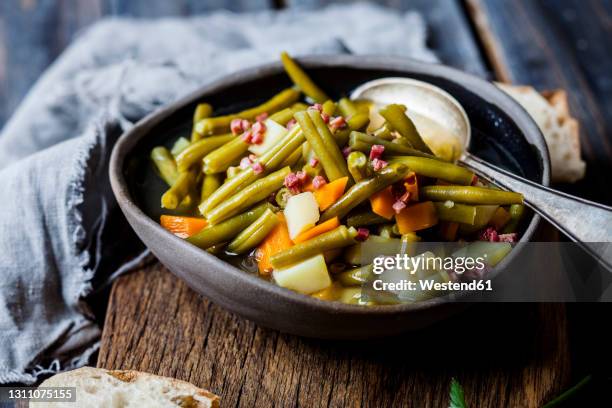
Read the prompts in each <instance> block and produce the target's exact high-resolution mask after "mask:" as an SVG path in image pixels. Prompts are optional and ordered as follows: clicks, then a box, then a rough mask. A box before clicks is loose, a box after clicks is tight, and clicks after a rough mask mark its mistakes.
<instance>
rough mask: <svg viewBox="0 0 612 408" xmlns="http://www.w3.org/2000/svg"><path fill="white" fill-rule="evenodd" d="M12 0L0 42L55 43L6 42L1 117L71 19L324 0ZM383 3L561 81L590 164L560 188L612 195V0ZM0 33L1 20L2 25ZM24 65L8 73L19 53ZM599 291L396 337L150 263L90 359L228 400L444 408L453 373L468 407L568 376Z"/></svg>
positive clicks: (555, 83) (544, 391)
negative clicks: (219, 289)
mask: <svg viewBox="0 0 612 408" xmlns="http://www.w3.org/2000/svg"><path fill="white" fill-rule="evenodd" d="M10 3H15V4H12V5H10ZM16 3H17V1H7V2H2V5H1V6H0V7H1V8H0V10H1V11H2V14H1V15H0V28H4V40H5V41H4V43H6V40H7V37H8V39H9V40H11V36H12V37H13V38H14V39H15V41H21V43H20V44H23V45H24V46H31V44H36V40H37V39H41V38H42V37H43V36H46V35H48V33H47V32H46V31H45V28H44V27H45V24H47V25H49V24H59V28H57V32H56V33H55V37H54V38H55V41H56V42H55V43H52V44H53V45H52V46H46V48H45V50H41V49H36V50H35V51H34V54H29V55H34V56H35V57H36V58H33V59H32V60H31V61H28V62H29V64H24V61H20V58H22V56H21V55H20V54H19V47H15V46H11V47H10V48H7V47H5V48H4V49H5V52H4V55H6V58H5V59H4V60H3V59H2V58H1V57H0V102H2V105H1V106H2V108H0V121H1V120H2V116H6V115H7V114H8V113H9V112H10V110H11V109H12V107H13V106H14V105H15V103H16V101H17V100H19V99H20V97H21V96H22V95H23V92H24V89H26V88H27V86H29V84H30V83H31V79H28V78H29V77H31V78H35V77H36V76H37V75H38V74H39V73H40V71H42V69H44V67H45V66H46V64H48V63H49V61H50V60H51V59H52V58H53V57H54V55H56V54H57V53H58V52H59V51H60V50H61V48H62V47H63V46H64V45H65V43H66V42H67V41H68V40H69V38H70V37H71V35H72V34H73V33H74V32H75V30H76V29H78V28H79V27H81V26H83V25H86V24H88V23H90V22H91V21H94V20H96V19H97V18H99V17H100V16H101V15H105V14H121V15H135V16H143V17H152V16H160V15H183V14H192V13H197V12H201V11H207V10H210V9H212V8H216V7H217V6H220V5H223V4H225V5H229V7H230V8H232V9H234V10H244V9H259V8H263V7H274V8H280V7H284V6H289V7H319V6H322V5H325V4H327V3H328V1H325V0H321V1H320V0H306V1H298V0H293V1H282V0H276V1H271V2H267V1H265V0H256V1H253V2H251V1H249V2H244V1H231V0H230V1H221V0H219V1H214V2H198V1H192V0H182V1H175V2H166V1H146V0H136V1H111V0H87V1H83V2H79V7H76V8H71V6H67V4H68V3H64V2H59V3H58V4H60V7H58V8H57V9H56V10H52V11H50V10H49V3H54V2H53V1H51V2H40V4H37V3H38V2H37V1H36V0H21V1H20V2H19V4H16ZM217 3H219V4H217ZM379 3H385V4H386V5H388V6H391V7H394V8H397V9H401V10H407V9H416V10H418V11H420V12H421V13H423V15H424V17H425V18H426V19H427V22H428V24H429V27H430V30H431V33H430V40H431V41H430V42H431V46H432V48H433V49H435V50H436V52H437V53H438V55H439V56H440V58H441V59H442V60H443V62H445V63H447V64H449V65H453V66H456V67H459V68H462V69H465V70H467V71H470V72H472V73H475V74H477V75H480V76H483V77H487V78H490V79H496V80H501V81H508V82H514V83H520V84H531V85H534V86H536V87H537V88H539V89H550V88H564V89H566V90H567V91H568V93H569V100H570V107H571V110H572V111H573V113H574V115H575V116H577V117H578V119H579V120H580V122H581V124H582V132H581V138H582V139H581V141H582V146H583V149H584V153H583V156H584V158H585V160H586V161H587V164H588V167H587V169H588V170H587V177H586V179H585V180H584V181H582V182H580V183H578V184H576V185H573V186H561V188H563V189H565V190H567V191H570V192H572V193H574V194H577V195H580V196H583V197H586V198H590V199H594V200H598V201H601V202H604V203H607V204H611V203H612V192H611V191H610V189H609V188H605V187H607V185H609V183H607V184H606V181H605V180H604V179H603V176H604V175H609V174H612V171H611V170H612V160H611V157H612V151H611V147H610V138H609V136H608V135H609V134H610V126H611V125H612V86H611V84H612V80H611V77H610V75H611V74H610V73H611V72H612V59H611V58H609V57H608V55H607V54H608V53H609V50H608V49H609V46H610V45H609V44H610V43H611V42H610V39H611V35H610V27H611V25H610V21H611V9H612V5H611V4H610V2H600V1H596V0H593V1H553V0H538V1H531V0H518V1H512V2H510V1H493V0H481V1H478V0H467V1H465V2H463V1H452V0H415V1H403V0H388V1H383V2H379ZM81 4H83V5H81ZM211 4H212V5H211ZM15 21H17V23H18V24H17V25H15ZM28 22H30V23H32V22H34V23H36V22H38V23H39V24H40V23H41V22H42V26H40V27H38V26H36V27H35V26H31V30H30V31H28V32H26V33H25V36H24V38H22V37H20V36H17V34H18V29H17V28H15V27H19V23H21V24H26V23H28ZM19 34H22V33H20V32H19ZM2 36H3V34H2V32H1V31H0V40H2V38H3V37H2ZM2 42H3V41H0V43H2ZM1 55H3V53H0V56H1ZM22 59H23V58H22ZM19 64H21V65H19ZM25 65H28V67H27V68H22V69H24V72H21V74H19V73H18V70H17V69H16V67H21V66H25ZM3 67H4V69H2V68H3ZM28 76H29V77H28ZM11 81H12V82H11ZM28 81H29V82H28ZM9 83H10V84H11V85H10V86H9V85H8V84H9ZM596 306H597V307H592V306H588V305H583V306H579V305H560V304H553V305H546V304H541V305H538V304H480V305H474V306H472V307H471V308H470V309H469V310H468V311H466V312H465V313H463V314H461V315H460V316H457V317H455V318H452V319H450V320H448V321H445V322H442V323H439V324H437V325H435V326H433V327H431V328H429V329H426V330H423V331H420V332H417V333H408V334H406V335H403V336H401V337H398V338H392V339H386V340H379V341H374V342H330V341H319V340H312V339H304V338H298V337H295V336H290V335H285V334H281V333H278V332H276V331H273V330H269V329H265V328H261V327H258V326H256V325H255V324H253V323H251V322H248V321H246V320H243V319H241V318H239V317H236V316H234V315H232V314H230V313H228V312H226V311H224V310H222V309H220V308H219V307H217V306H215V305H214V304H212V303H210V302H209V301H208V300H206V299H203V298H202V297H200V296H199V295H197V294H196V293H194V292H193V291H191V290H190V289H189V288H187V287H186V285H185V284H184V283H183V282H182V281H180V280H178V279H177V278H175V277H174V276H173V275H171V274H170V273H169V272H168V271H167V270H166V269H165V268H164V267H163V266H162V265H160V264H159V263H155V264H153V265H150V266H148V267H146V268H143V269H142V270H139V271H137V272H135V273H133V274H130V275H128V276H125V277H122V278H120V279H119V280H118V281H117V282H116V283H115V284H114V287H113V289H112V292H111V295H110V302H109V306H108V311H107V315H106V322H105V326H104V333H103V339H102V345H101V350H100V354H99V360H98V365H99V366H101V367H107V368H115V369H138V370H146V371H150V372H153V373H158V374H162V375H168V376H173V377H177V378H180V379H184V380H187V381H191V382H193V383H195V384H197V385H200V386H202V387H205V388H208V389H210V390H211V391H213V392H215V393H218V394H220V395H221V397H222V401H223V405H224V406H245V407H251V406H418V407H421V406H426V407H441V406H447V405H448V385H449V381H450V379H451V377H452V376H456V377H457V378H458V379H459V380H460V382H461V383H462V384H463V386H464V388H465V392H466V399H467V401H468V403H469V405H470V406H478V407H501V406H524V407H535V406H540V405H542V403H543V402H545V401H547V400H549V399H550V398H551V397H552V396H554V395H556V394H557V393H558V392H559V391H560V390H562V389H564V388H565V387H566V386H567V385H568V383H569V382H570V381H571V380H572V379H575V378H577V376H579V375H582V374H583V373H585V372H591V371H590V370H593V369H596V367H595V368H594V365H593V364H595V363H594V361H596V359H597V356H598V354H597V350H598V347H600V348H603V347H601V346H602V345H605V342H604V341H603V340H602V339H601V338H599V337H598V339H599V341H598V340H594V339H591V337H590V336H592V335H593V333H595V331H596V327H595V326H594V325H592V324H591V321H595V320H597V316H596V314H597V313H598V312H599V313H600V315H604V312H607V311H609V308H608V307H607V306H605V305H596ZM604 307H605V309H604ZM589 316H590V318H591V320H590V319H589ZM602 364H603V363H602Z"/></svg>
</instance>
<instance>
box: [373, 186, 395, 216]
mask: <svg viewBox="0 0 612 408" xmlns="http://www.w3.org/2000/svg"><path fill="white" fill-rule="evenodd" d="M393 203H395V197H394V196H393V190H392V188H391V186H389V187H387V188H385V189H384V190H381V191H379V192H378V193H375V194H374V195H372V197H370V204H371V205H372V211H373V212H374V213H376V214H378V215H380V216H381V217H385V218H386V219H388V220H390V219H391V218H393V216H394V215H395V210H394V209H393Z"/></svg>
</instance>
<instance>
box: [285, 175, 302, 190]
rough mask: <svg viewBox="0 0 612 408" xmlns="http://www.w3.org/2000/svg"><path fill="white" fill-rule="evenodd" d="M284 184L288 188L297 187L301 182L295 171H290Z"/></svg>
mask: <svg viewBox="0 0 612 408" xmlns="http://www.w3.org/2000/svg"><path fill="white" fill-rule="evenodd" d="M283 184H284V185H285V187H287V188H291V187H297V185H298V184H300V180H299V179H298V178H297V176H296V174H295V173H289V174H287V176H286V177H285V182H284V183H283Z"/></svg>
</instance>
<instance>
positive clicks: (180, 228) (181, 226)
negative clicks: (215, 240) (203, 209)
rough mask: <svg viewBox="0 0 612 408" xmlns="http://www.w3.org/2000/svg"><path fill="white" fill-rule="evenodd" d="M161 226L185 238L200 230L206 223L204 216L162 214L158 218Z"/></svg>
mask: <svg viewBox="0 0 612 408" xmlns="http://www.w3.org/2000/svg"><path fill="white" fill-rule="evenodd" d="M159 223H160V224H161V226H162V227H164V228H165V229H167V230H168V231H170V232H171V233H173V234H174V235H176V236H177V237H180V238H187V237H190V236H192V235H193V234H196V233H198V232H200V230H201V229H202V228H204V227H205V226H206V224H207V222H206V220H205V219H204V218H196V217H182V216H178V215H162V216H161V217H160V219H159Z"/></svg>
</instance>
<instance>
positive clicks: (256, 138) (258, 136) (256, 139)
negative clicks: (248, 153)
mask: <svg viewBox="0 0 612 408" xmlns="http://www.w3.org/2000/svg"><path fill="white" fill-rule="evenodd" d="M257 123H259V122H257ZM251 143H253V144H262V143H263V134H262V133H253V137H252V138H251Z"/></svg>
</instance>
